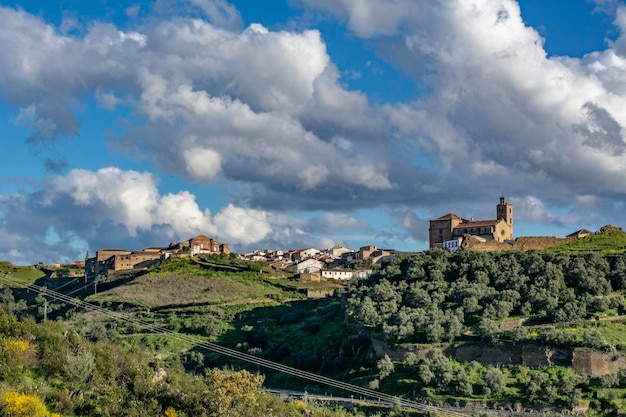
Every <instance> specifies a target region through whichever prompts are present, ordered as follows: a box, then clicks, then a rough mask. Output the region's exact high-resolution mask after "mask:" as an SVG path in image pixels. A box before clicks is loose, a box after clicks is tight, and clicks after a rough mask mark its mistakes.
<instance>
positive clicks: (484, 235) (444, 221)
mask: <svg viewBox="0 0 626 417" xmlns="http://www.w3.org/2000/svg"><path fill="white" fill-rule="evenodd" d="M465 235H471V236H473V237H476V238H478V239H480V240H485V241H487V240H496V241H498V242H504V241H506V240H512V239H513V205H512V204H509V203H507V202H506V200H505V199H504V197H500V203H499V204H498V205H496V218H495V219H494V220H474V219H473V218H472V219H470V220H467V219H464V218H462V217H459V216H457V215H456V214H453V213H448V214H445V215H443V216H441V217H438V218H436V219H433V220H430V227H429V229H428V241H429V246H430V247H431V248H447V249H453V248H457V247H458V246H460V243H461V241H462V240H463V238H464V236H465ZM455 242H456V243H455Z"/></svg>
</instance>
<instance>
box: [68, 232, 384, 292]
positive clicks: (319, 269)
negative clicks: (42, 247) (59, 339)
mask: <svg viewBox="0 0 626 417" xmlns="http://www.w3.org/2000/svg"><path fill="white" fill-rule="evenodd" d="M196 255H220V256H236V257H238V258H240V259H244V260H248V261H253V262H264V263H267V264H268V265H269V266H270V267H272V268H274V269H286V270H291V271H293V272H294V273H295V274H297V275H299V276H301V277H302V278H305V279H307V280H311V281H319V280H322V279H324V280H328V279H332V280H339V281H347V280H350V279H352V278H354V277H362V276H367V275H369V274H370V273H371V269H369V268H363V267H361V266H365V265H369V266H371V265H374V264H376V263H380V262H383V261H386V260H389V259H391V258H392V257H393V256H394V251H392V250H385V249H378V248H376V246H373V245H369V246H363V247H361V248H359V250H352V249H349V248H346V247H343V246H334V247H332V248H330V249H323V250H319V249H315V248H305V249H296V250H289V251H282V250H271V249H267V250H264V251H260V250H257V251H254V252H250V253H244V254H238V255H237V254H235V253H231V251H230V248H229V245H228V244H227V243H221V242H218V241H216V240H214V239H212V238H210V237H207V236H204V235H199V236H195V237H192V238H190V239H188V240H186V241H182V242H172V243H170V244H169V246H167V247H149V248H145V249H142V250H136V251H129V250H125V249H101V250H98V251H97V252H96V256H93V257H91V256H90V254H89V252H87V255H86V257H85V263H84V267H85V278H87V279H94V278H96V277H98V276H109V275H110V274H114V273H117V272H122V271H130V270H141V269H147V268H149V267H151V266H153V265H157V264H159V263H160V262H162V261H164V260H166V259H170V258H182V257H192V256H196ZM77 266H80V265H77Z"/></svg>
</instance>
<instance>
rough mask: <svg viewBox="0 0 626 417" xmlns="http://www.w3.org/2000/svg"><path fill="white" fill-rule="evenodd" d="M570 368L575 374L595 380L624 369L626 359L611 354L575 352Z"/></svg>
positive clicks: (589, 351)
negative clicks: (578, 373)
mask: <svg viewBox="0 0 626 417" xmlns="http://www.w3.org/2000/svg"><path fill="white" fill-rule="evenodd" d="M572 368H573V369H574V370H575V371H576V372H580V373H582V374H585V375H589V376H590V377H592V378H595V377H599V376H603V375H608V374H614V373H616V372H617V371H619V370H620V369H626V357H624V356H623V355H617V354H615V353H612V352H598V351H596V350H577V351H575V352H574V358H573V360H572Z"/></svg>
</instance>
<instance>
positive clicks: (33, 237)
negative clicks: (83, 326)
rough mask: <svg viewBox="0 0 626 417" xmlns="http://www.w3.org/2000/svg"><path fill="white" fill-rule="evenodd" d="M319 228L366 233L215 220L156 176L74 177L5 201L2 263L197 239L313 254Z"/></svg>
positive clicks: (84, 173)
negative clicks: (305, 249)
mask: <svg viewBox="0 0 626 417" xmlns="http://www.w3.org/2000/svg"><path fill="white" fill-rule="evenodd" d="M317 223H319V224H320V225H321V227H322V228H323V229H324V231H330V230H346V231H353V230H358V229H360V228H362V227H366V226H367V222H363V221H360V220H357V219H355V218H352V217H350V216H347V215H345V214H332V213H327V214H324V215H322V216H321V217H312V218H307V219H299V218H297V217H292V216H287V215H282V214H277V213H271V212H267V211H263V210H256V209H251V208H248V207H238V206H235V205H233V204H227V205H226V206H224V207H222V208H220V209H219V210H216V211H215V212H211V211H210V210H209V209H203V208H201V207H200V206H199V205H198V203H197V201H196V197H195V195H193V194H192V193H190V192H189V191H180V192H178V193H168V194H164V195H163V194H161V193H160V192H159V190H158V180H157V178H156V177H155V176H154V175H152V174H150V173H145V172H137V171H124V170H121V169H119V168H115V167H107V168H102V169H100V170H98V171H88V170H83V169H74V170H72V171H70V172H69V173H68V174H67V175H65V176H58V177H55V178H53V179H52V180H50V181H49V182H48V183H46V184H45V186H44V187H42V189H41V191H37V192H33V193H30V194H28V193H17V194H12V195H4V196H0V236H3V237H4V239H1V240H0V241H1V242H2V243H0V255H1V258H2V259H6V260H11V261H14V262H17V263H22V262H24V261H31V262H32V261H33V260H34V259H37V261H38V260H42V261H45V262H57V261H59V260H61V259H64V260H75V259H80V258H81V257H82V256H83V255H84V251H85V250H87V249H90V248H91V249H92V250H97V249H102V248H107V247H122V248H126V249H141V248H143V247H148V246H162V245H166V244H167V243H169V242H170V241H180V240H185V239H188V238H190V237H192V236H195V235H198V234H206V235H210V236H211V237H213V238H215V239H217V240H220V241H222V242H226V243H229V244H230V245H232V247H233V249H234V250H245V249H247V248H250V247H258V245H262V246H263V245H266V244H271V246H272V247H281V248H287V246H285V245H287V244H295V245H297V246H298V247H299V246H301V245H304V246H310V245H313V244H314V243H318V241H317V240H316V239H317V238H314V237H312V234H314V233H317V232H318V231H319V230H318V226H317ZM51 231H52V235H53V236H54V239H50V236H51ZM35 241H37V242H38V244H37V245H34V243H33V242H35ZM68 255H69V256H73V258H69V259H68V258H67V256H68Z"/></svg>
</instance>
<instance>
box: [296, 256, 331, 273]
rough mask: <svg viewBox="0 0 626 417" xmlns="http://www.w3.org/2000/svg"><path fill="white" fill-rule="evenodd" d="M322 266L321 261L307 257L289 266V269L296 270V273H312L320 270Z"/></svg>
mask: <svg viewBox="0 0 626 417" xmlns="http://www.w3.org/2000/svg"><path fill="white" fill-rule="evenodd" d="M323 266H324V263H323V262H321V261H318V260H317V259H312V258H309V259H305V260H304V261H301V262H298V263H296V264H294V265H292V266H290V267H289V268H291V270H293V271H296V272H297V273H307V274H312V273H315V272H320V271H321V270H322V267H323Z"/></svg>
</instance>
